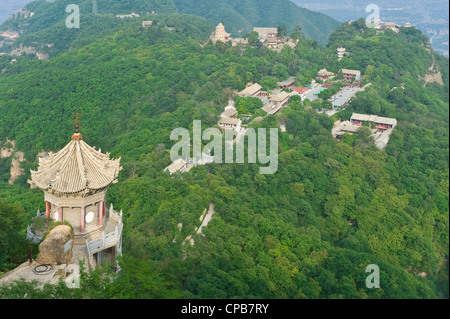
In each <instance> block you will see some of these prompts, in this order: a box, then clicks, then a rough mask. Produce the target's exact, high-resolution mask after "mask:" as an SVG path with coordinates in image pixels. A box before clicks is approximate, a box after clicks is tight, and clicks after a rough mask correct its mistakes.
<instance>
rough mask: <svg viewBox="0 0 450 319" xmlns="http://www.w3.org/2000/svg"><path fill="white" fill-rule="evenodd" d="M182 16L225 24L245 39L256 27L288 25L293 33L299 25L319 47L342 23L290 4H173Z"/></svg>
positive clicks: (194, 0) (237, 0)
mask: <svg viewBox="0 0 450 319" xmlns="http://www.w3.org/2000/svg"><path fill="white" fill-rule="evenodd" d="M173 1H174V3H175V5H176V6H177V8H178V10H179V12H180V13H189V14H195V15H199V16H201V17H204V18H205V19H207V20H208V21H209V22H211V23H212V24H214V25H216V24H218V23H219V22H224V24H225V28H226V30H227V31H228V32H231V33H232V34H233V35H241V36H242V35H244V34H246V33H248V32H249V31H251V30H252V28H253V27H255V26H256V27H277V26H280V25H286V27H287V29H288V31H292V30H293V29H294V27H295V26H296V25H300V26H301V27H302V29H303V33H304V34H305V35H306V36H307V37H309V38H312V39H314V40H316V41H318V42H319V43H322V44H323V43H326V42H327V40H328V35H329V34H330V33H331V32H332V31H333V30H335V29H336V27H337V26H338V25H339V23H338V22H337V21H336V20H334V19H332V18H330V17H329V16H327V15H324V14H321V13H317V12H312V11H310V10H307V9H304V8H300V7H299V6H297V5H295V4H294V3H293V2H291V1H290V0H214V1H211V0H173Z"/></svg>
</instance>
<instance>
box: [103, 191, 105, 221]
mask: <svg viewBox="0 0 450 319" xmlns="http://www.w3.org/2000/svg"><path fill="white" fill-rule="evenodd" d="M105 216H106V194H105V196H104V197H103V217H105Z"/></svg>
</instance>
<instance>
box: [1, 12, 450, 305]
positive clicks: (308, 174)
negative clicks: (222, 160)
mask: <svg viewBox="0 0 450 319" xmlns="http://www.w3.org/2000/svg"><path fill="white" fill-rule="evenodd" d="M159 19H172V15H167V16H166V15H161V16H158V21H159ZM172 21H173V22H171V23H173V25H174V30H173V31H169V30H167V28H165V27H164V25H165V24H166V23H165V22H164V23H161V24H160V23H157V24H156V26H153V27H148V28H145V29H143V28H142V27H141V26H140V24H139V23H136V24H135V25H133V24H129V25H126V26H124V27H123V28H121V29H120V30H117V31H115V32H113V33H112V34H108V35H106V36H104V37H101V38H100V39H97V40H95V41H93V42H92V43H89V44H86V45H84V46H81V47H79V48H77V49H73V50H71V51H70V52H65V53H62V54H60V55H58V56H56V57H54V58H51V59H49V60H48V61H37V60H28V59H26V58H23V59H20V60H18V62H16V63H15V64H12V65H8V66H7V70H6V71H5V72H4V73H3V74H2V75H0V114H1V116H0V144H2V143H3V142H5V141H6V138H8V139H9V140H15V141H16V146H17V149H18V150H22V151H24V152H25V155H26V159H27V161H26V162H24V164H23V165H24V168H25V172H26V175H24V176H22V177H21V178H19V179H18V180H16V182H15V185H13V186H11V185H8V184H7V183H6V180H7V178H8V174H7V173H3V174H2V178H3V180H2V181H1V182H0V191H1V194H2V196H3V194H5V195H6V196H4V197H5V199H6V200H7V201H8V202H9V204H7V203H5V202H0V218H2V220H3V219H5V220H7V217H8V216H9V214H10V212H11V211H14V210H15V209H16V210H18V211H20V208H14V207H11V206H10V205H15V206H16V205H17V206H22V207H24V208H26V209H27V211H26V214H27V215H28V216H33V215H35V210H36V209H38V208H39V209H41V210H43V209H44V205H45V204H44V200H43V194H42V193H41V192H40V191H39V190H31V189H29V185H27V184H26V179H27V178H28V177H29V173H28V172H29V169H30V168H36V167H37V162H36V160H35V156H36V154H37V153H38V152H40V151H41V150H45V151H57V150H59V149H61V148H62V147H63V146H64V145H66V143H68V141H69V139H70V136H71V134H72V132H73V128H72V115H71V114H72V112H82V113H83V115H82V125H83V126H82V128H81V132H82V134H83V139H84V140H85V141H86V142H87V143H89V144H90V145H95V146H97V147H101V148H102V149H103V150H106V151H109V152H111V156H112V157H114V158H118V157H121V158H122V161H121V163H122V165H123V167H124V169H123V170H122V171H121V173H120V175H119V181H120V182H119V183H117V184H114V185H112V186H111V187H110V189H109V191H108V197H107V200H108V203H107V205H109V204H110V203H111V202H112V203H114V206H115V207H116V208H120V209H123V211H124V230H123V253H124V256H123V259H122V260H121V268H122V270H121V271H120V273H119V274H118V275H117V279H116V280H115V281H113V282H112V283H111V282H108V281H102V280H101V278H103V277H101V276H100V274H99V273H92V274H90V275H89V276H84V277H83V278H82V287H83V289H67V288H65V286H64V285H61V286H51V287H47V290H45V293H44V292H42V291H41V290H39V289H38V288H37V287H36V286H35V285H33V284H25V283H18V284H16V285H13V288H12V289H11V290H9V289H6V288H1V289H0V297H10V298H23V291H24V290H25V289H26V291H27V296H28V297H29V298H72V297H84V298H448V254H449V252H448V244H449V238H448V227H449V225H448V214H449V206H448V199H449V198H448V190H449V176H448V164H449V158H448V157H449V147H448V143H449V134H448V133H449V118H448V114H449V100H448V59H444V58H442V57H439V56H437V55H436V54H435V53H434V52H433V51H429V49H428V41H427V39H426V38H424V37H423V36H422V35H421V33H420V32H418V31H416V30H414V29H411V30H402V31H401V32H400V34H395V33H393V32H391V31H386V32H385V33H384V34H376V32H375V31H374V30H367V29H364V26H363V25H364V23H363V22H362V23H361V21H359V23H353V24H351V25H349V24H345V25H342V26H341V27H340V28H339V29H338V30H337V31H336V32H335V33H333V34H332V36H331V38H330V39H331V41H330V43H329V45H328V47H322V46H318V45H317V43H316V42H314V41H312V40H307V39H306V40H305V39H302V40H301V41H300V43H299V45H298V46H297V48H296V49H291V48H289V47H286V48H284V49H283V50H282V51H281V52H280V53H276V52H273V51H270V50H267V49H266V48H261V49H260V50H258V49H256V48H251V47H248V48H242V47H236V48H233V47H231V46H229V45H223V44H220V43H219V44H217V45H213V44H207V45H205V46H204V47H202V46H201V44H203V43H205V42H206V40H207V39H208V35H209V32H208V31H207V30H208V26H210V24H209V23H207V22H206V21H205V20H203V19H200V18H195V17H192V16H184V15H176V18H174V19H173V20H172ZM341 45H344V46H345V47H346V48H347V49H348V51H349V52H351V56H348V57H346V58H344V59H342V60H341V61H340V62H338V61H337V58H336V51H335V48H336V47H337V46H341ZM433 63H434V67H436V68H439V70H440V71H441V72H442V74H443V78H444V82H445V83H444V86H441V85H439V84H438V83H428V84H427V85H426V86H425V87H424V82H423V80H421V79H420V78H419V75H424V74H426V73H427V72H428V70H429V68H430V67H431V65H432V64H433ZM323 67H326V68H327V69H328V70H329V71H332V72H337V71H338V70H339V69H340V68H343V67H345V68H355V69H359V70H361V71H362V72H363V74H365V79H364V81H365V82H371V83H372V85H371V86H370V87H369V88H368V89H366V90H365V91H364V92H362V93H358V95H357V97H356V98H355V99H354V100H353V101H352V103H351V104H350V106H349V107H348V109H347V110H345V111H342V112H340V113H338V114H336V115H335V116H334V117H331V118H330V117H328V116H327V115H325V114H317V113H316V112H314V111H313V110H312V109H311V107H310V106H311V105H310V102H309V101H305V102H303V103H302V102H300V101H298V99H293V100H292V101H291V103H290V105H289V106H288V107H287V108H285V109H283V111H282V113H281V114H279V115H277V116H268V117H266V118H265V119H264V120H262V121H260V122H258V123H257V124H253V126H254V127H266V128H269V127H278V124H279V123H285V125H286V129H287V132H284V133H281V132H280V133H279V169H278V172H277V173H276V174H273V175H260V174H258V169H259V164H249V165H244V164H211V165H206V166H197V167H195V168H194V169H192V170H191V171H190V172H189V173H186V174H183V175H181V176H180V175H174V176H172V177H171V176H169V175H168V174H167V173H164V172H163V169H164V168H165V167H166V166H167V165H168V164H170V162H171V161H170V157H169V150H170V148H171V147H172V145H173V144H174V141H171V140H170V132H171V131H172V129H174V128H177V127H183V128H188V129H191V128H192V121H193V120H196V119H201V120H202V125H203V128H207V127H211V126H214V125H215V124H216V122H217V119H218V116H219V114H220V112H221V111H222V110H223V108H224V106H225V105H226V104H227V101H228V99H229V98H230V97H231V96H232V94H233V90H241V89H243V88H244V87H245V86H246V84H247V83H248V82H251V81H253V82H258V81H260V80H261V79H262V78H266V79H267V77H272V78H275V79H278V80H282V79H285V78H286V77H288V76H289V75H293V76H296V77H297V79H298V81H304V82H309V81H310V80H311V79H312V77H313V76H315V74H316V73H317V71H318V70H320V69H322V68H323ZM402 85H403V87H402ZM354 111H355V112H360V113H364V112H367V113H371V114H372V113H376V114H377V115H380V116H390V117H395V118H396V119H397V120H398V126H397V128H396V130H395V131H394V133H393V134H392V136H391V140H390V142H389V144H388V147H387V148H386V150H385V151H380V150H378V149H377V148H376V147H375V146H374V145H373V144H370V143H369V141H368V140H366V139H365V138H364V137H363V136H359V135H357V136H355V138H354V139H352V140H347V141H345V142H344V141H343V142H338V141H336V140H335V139H334V138H333V137H332V136H331V134H330V130H331V128H332V126H333V122H334V121H335V120H337V119H338V118H341V119H343V120H344V119H348V118H349V117H350V115H351V113H352V112H354ZM14 188H17V189H20V190H21V192H23V193H20V192H18V191H17V190H16V189H14ZM39 197H40V198H41V201H40V202H39V203H38V204H34V201H36V199H37V198H39ZM31 202H33V203H32V204H33V205H31ZM210 202H213V203H214V205H215V211H216V214H215V215H214V217H213V218H212V220H211V222H210V223H209V224H208V226H207V227H205V228H204V229H203V230H202V231H203V234H204V235H205V236H204V237H203V236H200V235H194V234H195V229H196V227H199V226H200V223H201V222H200V220H199V217H200V215H201V214H202V212H203V211H204V209H205V208H207V207H209V203H210ZM28 207H32V208H31V209H28ZM33 208H34V209H33ZM28 218H29V217H28ZM178 223H182V225H183V227H182V229H181V231H180V230H179V229H178V227H177V224H178ZM0 225H1V223H0ZM8 232H9V233H12V234H15V235H17V233H19V234H22V236H21V238H22V240H24V237H25V236H24V229H23V227H21V229H15V228H5V233H8ZM189 235H194V237H193V238H194V240H195V245H193V246H190V245H189V244H186V245H183V241H184V239H185V238H186V237H187V236H189ZM19 237H20V236H19ZM15 238H17V237H15ZM17 241H18V239H17ZM6 252H7V254H8V255H7V258H2V259H0V262H2V264H0V267H2V269H3V270H7V269H10V268H11V267H12V266H13V265H14V263H16V262H17V260H18V259H20V256H22V255H21V253H22V251H21V250H20V249H19V248H17V251H11V250H8V251H6ZM25 258H26V257H25ZM369 264H377V265H378V266H379V267H380V269H381V288H380V289H368V288H367V287H366V286H365V279H366V277H367V275H368V274H367V273H366V272H365V269H366V266H367V265H369Z"/></svg>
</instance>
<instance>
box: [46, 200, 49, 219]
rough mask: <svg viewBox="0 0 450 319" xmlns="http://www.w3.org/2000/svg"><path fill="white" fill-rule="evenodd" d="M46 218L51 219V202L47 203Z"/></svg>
mask: <svg viewBox="0 0 450 319" xmlns="http://www.w3.org/2000/svg"><path fill="white" fill-rule="evenodd" d="M45 218H47V219H49V218H50V202H49V201H45Z"/></svg>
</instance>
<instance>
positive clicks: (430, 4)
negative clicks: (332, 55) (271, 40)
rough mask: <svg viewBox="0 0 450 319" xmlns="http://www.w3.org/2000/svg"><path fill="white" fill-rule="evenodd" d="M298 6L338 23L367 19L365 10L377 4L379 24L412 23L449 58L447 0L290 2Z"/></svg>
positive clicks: (304, 0)
mask: <svg viewBox="0 0 450 319" xmlns="http://www.w3.org/2000/svg"><path fill="white" fill-rule="evenodd" d="M293 1H294V2H295V3H297V4H298V5H299V6H301V7H304V8H307V9H309V10H313V11H317V12H322V13H324V14H327V15H329V16H330V17H333V18H334V19H336V20H338V21H342V22H344V21H349V20H356V19H358V18H361V17H363V18H366V17H367V16H368V15H369V13H366V7H367V5H369V4H372V3H374V4H377V5H378V6H379V7H380V17H381V20H382V21H393V22H397V23H399V24H404V23H406V22H408V21H409V22H411V23H412V24H413V25H415V26H416V27H417V28H418V29H420V30H421V31H422V32H423V33H424V34H426V35H427V36H429V37H430V40H431V43H432V47H433V48H434V49H435V50H436V51H438V52H439V53H441V54H443V55H445V56H448V54H449V45H448V42H449V1H448V0H395V1H392V0H378V1H373V0H293Z"/></svg>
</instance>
